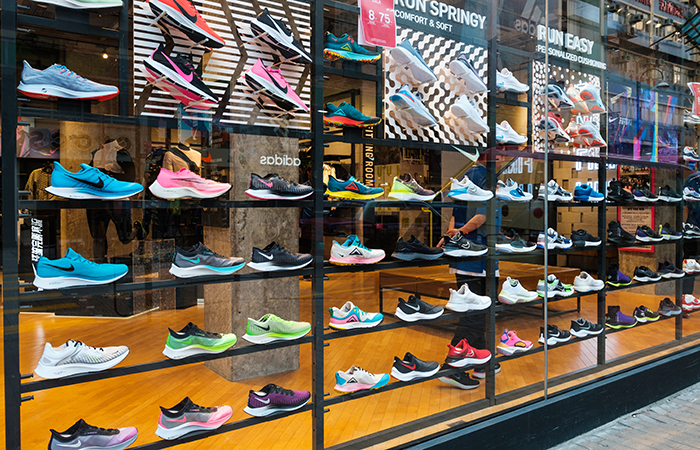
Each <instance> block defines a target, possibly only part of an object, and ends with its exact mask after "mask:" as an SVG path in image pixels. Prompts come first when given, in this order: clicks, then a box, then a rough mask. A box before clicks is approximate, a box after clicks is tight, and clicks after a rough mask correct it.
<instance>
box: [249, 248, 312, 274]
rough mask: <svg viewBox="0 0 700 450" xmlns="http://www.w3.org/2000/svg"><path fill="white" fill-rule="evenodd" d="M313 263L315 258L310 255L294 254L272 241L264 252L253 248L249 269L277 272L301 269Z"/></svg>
mask: <svg viewBox="0 0 700 450" xmlns="http://www.w3.org/2000/svg"><path fill="white" fill-rule="evenodd" d="M311 261H313V257H312V256H311V255H309V254H308V253H296V254H292V253H289V252H288V251H287V250H285V249H284V248H283V247H282V246H281V245H279V244H278V243H277V242H275V241H272V242H270V243H269V244H268V245H267V247H265V248H263V249H262V250H261V249H259V248H257V247H253V255H252V257H251V258H250V262H249V263H248V267H250V268H253V269H255V270H260V271H263V272H276V271H279V270H297V269H301V268H303V267H306V266H308V265H309V264H310V263H311Z"/></svg>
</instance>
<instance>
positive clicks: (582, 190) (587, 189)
mask: <svg viewBox="0 0 700 450" xmlns="http://www.w3.org/2000/svg"><path fill="white" fill-rule="evenodd" d="M574 200H575V201H577V202H594V203H597V202H600V201H602V200H605V196H604V195H603V194H601V193H600V192H597V191H595V190H594V189H593V188H592V187H591V186H590V185H588V184H582V185H580V186H576V188H575V189H574Z"/></svg>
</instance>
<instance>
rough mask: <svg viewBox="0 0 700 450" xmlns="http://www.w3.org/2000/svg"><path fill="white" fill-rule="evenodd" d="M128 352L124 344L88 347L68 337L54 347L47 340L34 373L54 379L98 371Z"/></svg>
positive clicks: (110, 366)
mask: <svg viewBox="0 0 700 450" xmlns="http://www.w3.org/2000/svg"><path fill="white" fill-rule="evenodd" d="M128 354H129V347H126V346H124V345H120V346H118V347H90V346H89V345H85V344H83V343H82V342H80V341H74V340H72V339H69V340H68V341H66V343H65V344H62V345H60V346H58V347H55V348H54V347H52V346H51V344H50V343H48V342H47V343H46V345H44V352H43V353H42V354H41V358H40V359H39V364H38V365H37V366H36V369H34V373H35V374H37V375H39V376H40V377H41V378H47V379H54V378H63V377H68V376H72V375H83V374H86V373H91V372H100V371H103V370H107V369H111V368H112V367H114V366H116V365H117V364H119V363H120V362H122V361H124V358H126V357H127V355H128Z"/></svg>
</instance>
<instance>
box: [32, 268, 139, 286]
mask: <svg viewBox="0 0 700 450" xmlns="http://www.w3.org/2000/svg"><path fill="white" fill-rule="evenodd" d="M32 268H33V269H34V281H33V282H32V284H34V286H36V287H38V288H39V289H63V288H69V287H88V286H99V285H102V284H109V283H113V282H115V281H117V280H118V279H120V278H122V277H124V276H125V275H126V274H127V273H129V270H128V269H127V271H126V272H124V273H123V274H121V275H119V276H116V277H114V278H110V279H109V280H91V279H86V278H80V277H40V276H38V275H37V274H36V268H35V267H34V266H32Z"/></svg>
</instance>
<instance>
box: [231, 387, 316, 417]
mask: <svg viewBox="0 0 700 450" xmlns="http://www.w3.org/2000/svg"><path fill="white" fill-rule="evenodd" d="M309 400H311V393H310V392H309V391H293V390H291V389H284V388H282V387H280V386H277V385H276V384H268V385H267V386H265V387H264V388H262V389H260V390H259V391H253V390H251V391H249V392H248V406H246V407H245V408H243V411H245V412H246V413H248V414H250V415H251V416H254V417H267V416H271V415H273V414H278V413H281V412H286V411H295V410H297V409H299V408H301V407H303V406H304V405H306V404H307V403H309Z"/></svg>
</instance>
